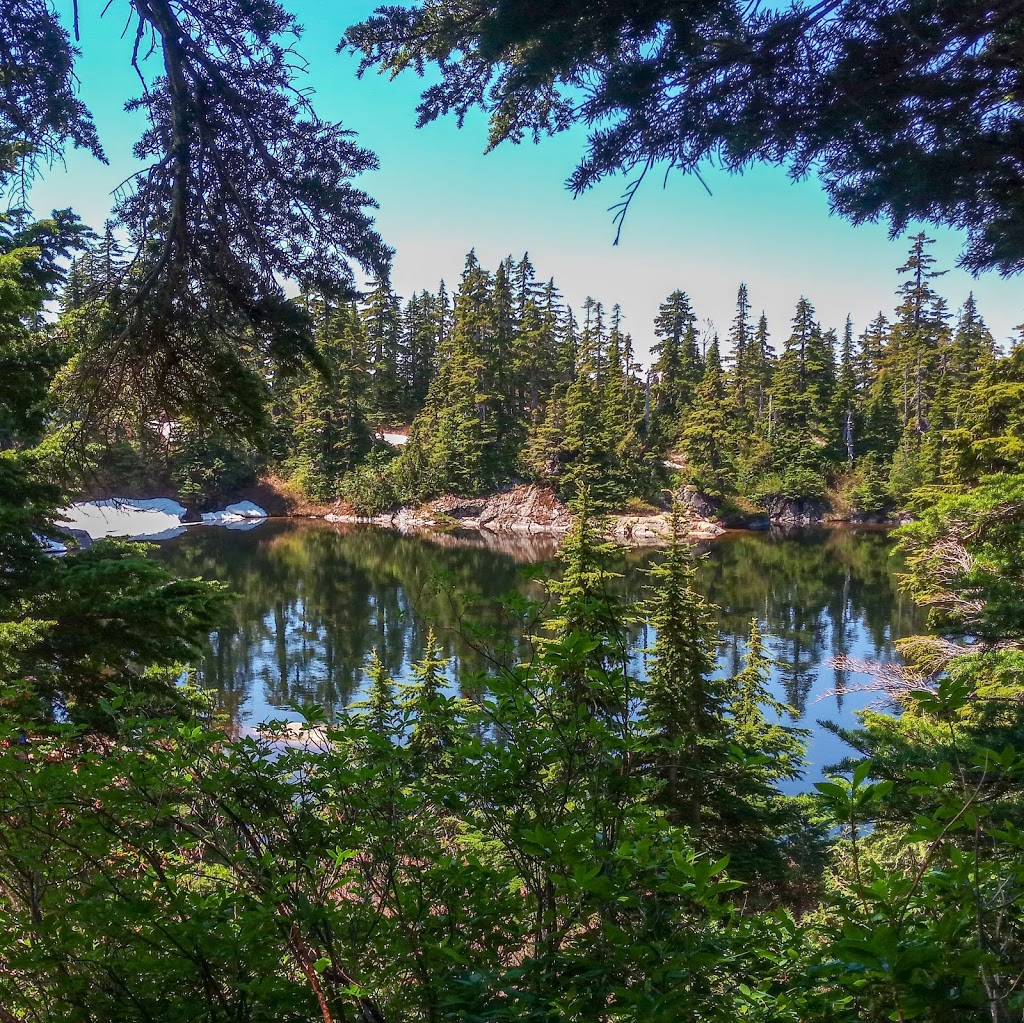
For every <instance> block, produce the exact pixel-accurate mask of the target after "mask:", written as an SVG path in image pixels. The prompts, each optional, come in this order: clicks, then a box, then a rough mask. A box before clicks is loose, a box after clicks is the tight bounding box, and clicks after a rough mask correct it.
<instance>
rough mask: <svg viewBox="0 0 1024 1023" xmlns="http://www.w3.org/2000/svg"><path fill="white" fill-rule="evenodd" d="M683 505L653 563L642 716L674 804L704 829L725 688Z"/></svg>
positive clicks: (720, 743)
mask: <svg viewBox="0 0 1024 1023" xmlns="http://www.w3.org/2000/svg"><path fill="white" fill-rule="evenodd" d="M684 537H685V532H684V527H683V518H682V513H681V511H680V509H679V508H678V506H676V507H674V508H673V510H672V534H671V538H670V543H669V546H668V548H667V550H666V552H665V559H664V561H663V562H662V563H660V564H655V565H654V566H653V567H652V569H651V573H650V574H651V596H650V597H649V599H648V602H647V606H646V619H647V621H648V623H649V624H650V625H651V627H652V628H653V629H654V630H655V632H656V637H655V642H654V647H653V648H652V650H651V663H650V667H649V669H648V673H647V683H646V685H645V687H644V701H643V704H644V709H643V715H642V724H643V728H644V729H645V731H646V733H647V735H648V736H649V740H650V749H651V766H652V768H653V769H654V770H655V771H657V773H658V774H659V775H660V777H661V778H662V779H663V780H664V783H665V802H666V804H667V805H668V807H669V808H670V810H671V812H672V813H673V814H674V815H675V816H676V817H677V818H678V819H679V821H680V822H682V823H685V824H686V825H688V826H689V827H691V828H692V829H693V830H694V831H695V832H698V833H699V832H700V829H701V822H702V817H703V815H704V814H705V812H706V810H707V807H708V803H709V798H710V787H709V784H708V776H709V774H713V773H714V772H715V771H716V770H717V769H720V767H721V764H722V762H723V760H724V757H725V755H726V747H725V743H724V740H725V736H726V726H725V721H724V716H723V715H724V710H725V706H726V703H725V696H724V693H723V692H722V688H721V683H719V682H715V681H712V676H713V675H714V672H715V653H714V651H715V647H716V645H717V635H716V631H715V625H714V621H713V619H712V617H711V610H710V608H709V607H708V606H707V604H706V603H705V601H704V599H703V598H702V597H701V596H700V595H699V594H698V593H697V592H696V590H695V589H694V587H693V562H692V560H691V555H690V551H689V550H688V548H687V547H686V544H685V540H684Z"/></svg>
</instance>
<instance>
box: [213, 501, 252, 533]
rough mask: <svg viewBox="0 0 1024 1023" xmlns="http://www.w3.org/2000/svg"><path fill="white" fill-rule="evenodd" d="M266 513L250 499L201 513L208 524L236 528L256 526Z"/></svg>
mask: <svg viewBox="0 0 1024 1023" xmlns="http://www.w3.org/2000/svg"><path fill="white" fill-rule="evenodd" d="M265 518H267V513H266V512H265V511H264V510H263V509H262V508H261V507H260V506H259V505H258V504H253V502H252V501H239V502H238V503H237V504H229V505H228V506H227V507H226V508H225V509H224V510H223V511H215V512H206V513H205V514H204V515H203V522H205V523H206V524H207V525H208V526H234V527H235V528H236V529H242V528H248V529H252V528H253V526H258V525H259V524H260V523H261V522H262V521H263V520H264V519H265Z"/></svg>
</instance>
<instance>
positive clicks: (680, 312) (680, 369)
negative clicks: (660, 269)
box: [651, 291, 703, 444]
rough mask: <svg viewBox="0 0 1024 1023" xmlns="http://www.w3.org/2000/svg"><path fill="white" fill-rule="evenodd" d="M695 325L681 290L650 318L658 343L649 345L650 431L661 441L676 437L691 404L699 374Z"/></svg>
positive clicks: (700, 370)
mask: <svg viewBox="0 0 1024 1023" xmlns="http://www.w3.org/2000/svg"><path fill="white" fill-rule="evenodd" d="M696 324H697V317H696V315H695V314H694V312H693V309H692V307H691V306H690V299H689V297H688V296H687V295H686V293H685V292H683V291H673V292H672V294H671V295H669V296H668V298H667V299H666V300H665V301H664V302H663V303H662V304H661V306H660V308H659V309H658V315H657V317H656V319H655V321H654V336H655V337H656V338H658V342H657V344H655V345H652V346H651V356H652V357H653V363H652V366H651V370H652V377H653V380H654V384H653V394H652V404H653V409H652V417H653V419H654V432H655V434H656V435H657V436H659V437H660V438H661V439H662V441H663V442H664V443H665V444H672V443H673V442H674V441H675V440H676V439H677V438H678V436H679V433H680V431H681V429H682V424H683V416H684V414H685V412H686V411H687V410H688V409H689V408H690V406H691V405H692V404H693V400H694V396H695V393H696V389H697V385H698V384H699V383H700V380H701V377H702V376H703V366H702V363H701V357H700V351H699V349H698V341H697V328H696Z"/></svg>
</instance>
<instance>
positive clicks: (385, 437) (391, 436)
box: [377, 433, 409, 448]
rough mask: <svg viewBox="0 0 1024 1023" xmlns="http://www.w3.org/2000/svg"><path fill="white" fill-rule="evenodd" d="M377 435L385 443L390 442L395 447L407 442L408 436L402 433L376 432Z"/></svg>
mask: <svg viewBox="0 0 1024 1023" xmlns="http://www.w3.org/2000/svg"><path fill="white" fill-rule="evenodd" d="M377 436H378V437H379V438H380V439H381V440H382V441H384V443H385V444H391V445H393V446H394V447H396V448H400V447H401V446H402V445H403V444H408V443H409V438H408V437H407V436H406V435H405V434H404V433H378V434H377Z"/></svg>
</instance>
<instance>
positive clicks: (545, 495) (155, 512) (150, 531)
mask: <svg viewBox="0 0 1024 1023" xmlns="http://www.w3.org/2000/svg"><path fill="white" fill-rule="evenodd" d="M673 496H674V499H675V501H676V502H677V503H678V505H679V506H680V507H681V509H682V513H683V520H684V525H685V532H686V537H687V538H688V539H690V540H693V541H702V540H713V539H715V538H716V537H718V536H721V535H722V534H723V533H726V532H728V531H730V530H756V531H767V530H770V529H778V528H781V529H786V528H793V527H800V526H813V525H828V524H837V525H838V524H842V523H848V524H872V525H882V526H891V525H899V524H900V523H901V522H904V521H906V517H905V516H899V517H894V518H884V517H882V516H877V515H873V516H865V515H858V514H857V513H856V512H855V511H854V512H846V513H844V512H841V511H837V510H836V509H835V508H833V506H832V505H831V504H830V503H829V502H828V501H826V500H823V499H803V500H791V499H787V498H773V499H771V500H769V501H767V502H765V505H764V507H756V506H753V505H750V506H749V507H747V508H742V507H737V506H736V505H735V504H729V503H725V502H720V501H716V500H714V499H712V498H710V497H709V496H708V495H706V494H703V493H701V492H700V491H698V490H696V489H694V488H693V487H683V488H681V489H680V490H679V491H677V492H676V493H675V494H674V495H673ZM254 499H255V500H254ZM668 503H669V499H668V495H666V497H665V502H664V505H663V506H662V507H654V506H649V507H641V508H639V509H637V510H636V511H625V512H620V513H616V514H611V515H608V516H606V521H607V530H606V534H605V535H606V536H607V538H608V539H609V540H613V541H614V542H616V543H618V544H621V545H623V546H629V547H643V546H659V545H662V544H665V543H666V542H667V541H668V539H669V537H670V535H671V531H672V525H671V515H670V510H669V507H668ZM267 518H290V519H306V520H310V519H313V520H316V519H319V520H325V521H327V522H332V523H345V524H366V525H376V526H383V527H386V528H389V529H395V530H398V531H399V532H402V533H419V534H424V535H433V536H440V535H444V534H445V533H453V532H459V533H469V532H478V533H480V534H481V536H487V535H490V536H497V535H504V536H509V537H512V536H517V537H522V538H529V537H536V538H538V539H541V538H548V539H552V540H558V539H559V538H561V537H562V536H564V535H565V534H566V533H567V532H568V531H569V528H570V526H571V525H572V513H571V512H570V510H569V509H568V507H566V505H565V504H564V503H563V502H562V501H560V500H559V498H558V497H557V495H556V494H555V493H554V491H553V490H552V489H551V488H549V487H545V486H540V485H538V484H518V485H513V484H510V485H508V486H506V487H503V488H501V489H500V490H498V491H496V492H494V493H492V494H487V495H484V496H481V497H457V496H455V495H446V496H444V497H439V498H435V499H434V500H431V501H426V502H424V503H423V504H420V505H417V506H409V507H403V508H399V509H397V510H396V511H394V512H385V513H382V514H378V515H358V514H356V513H355V512H354V510H353V509H352V508H351V507H350V506H347V505H344V504H342V503H340V502H336V503H334V504H316V503H312V502H309V501H305V500H303V499H302V498H300V497H298V496H296V495H295V494H294V493H293V492H292V491H291V490H290V488H288V487H287V486H286V485H283V484H282V483H281V481H278V480H274V479H265V480H262V481H261V482H260V483H259V484H258V486H257V487H254V488H251V489H250V490H249V491H247V492H246V494H245V495H242V500H241V501H239V502H238V503H236V504H232V505H228V506H227V508H226V509H224V510H223V511H218V512H213V513H209V512H208V513H205V514H200V513H199V512H198V511H196V510H195V509H192V510H186V508H185V507H184V506H183V505H180V504H177V503H176V502H175V501H173V500H171V499H170V498H149V499H134V498H133V499H127V498H115V499H106V500H101V501H96V502H91V503H89V502H86V503H82V504H78V505H74V506H72V507H71V508H70V509H67V510H66V513H65V522H66V523H67V525H66V526H65V531H66V532H67V533H69V534H70V535H72V536H74V537H77V538H78V539H80V540H83V539H85V540H88V539H97V538H99V537H102V536H122V537H135V538H138V539H157V540H159V539H164V538H165V537H170V536H174V535H177V534H178V533H180V532H183V531H184V528H185V526H188V525H197V524H200V523H202V524H206V525H224V526H226V527H227V528H229V529H238V528H242V529H250V528H253V527H254V526H256V525H258V524H259V522H261V521H264V520H265V519H267ZM158 520H159V521H158ZM164 520H166V521H164ZM75 527H81V528H75Z"/></svg>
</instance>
